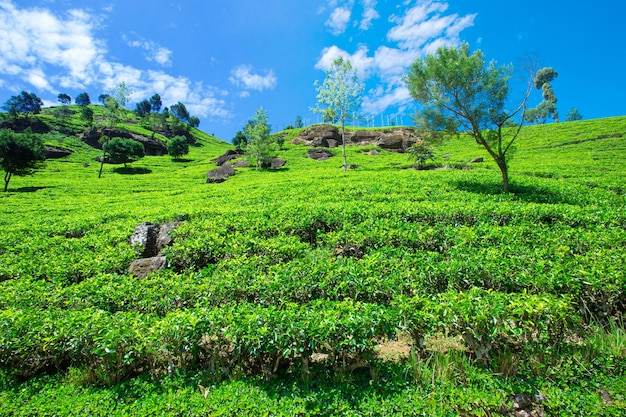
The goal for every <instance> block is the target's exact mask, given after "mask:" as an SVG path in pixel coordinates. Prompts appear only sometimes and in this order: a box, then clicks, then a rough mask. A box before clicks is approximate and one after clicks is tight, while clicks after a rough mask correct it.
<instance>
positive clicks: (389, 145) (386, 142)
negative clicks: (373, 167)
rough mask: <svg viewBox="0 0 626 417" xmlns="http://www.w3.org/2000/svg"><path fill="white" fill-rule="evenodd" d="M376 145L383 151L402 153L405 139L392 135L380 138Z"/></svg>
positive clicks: (405, 146)
mask: <svg viewBox="0 0 626 417" xmlns="http://www.w3.org/2000/svg"><path fill="white" fill-rule="evenodd" d="M377 145H378V146H380V147H381V148H383V149H386V150H389V151H396V152H398V151H404V150H405V149H406V148H407V144H406V142H405V137H404V136H403V135H399V134H393V133H391V134H387V135H383V136H381V137H380V139H379V140H378V143H377ZM409 146H410V145H409Z"/></svg>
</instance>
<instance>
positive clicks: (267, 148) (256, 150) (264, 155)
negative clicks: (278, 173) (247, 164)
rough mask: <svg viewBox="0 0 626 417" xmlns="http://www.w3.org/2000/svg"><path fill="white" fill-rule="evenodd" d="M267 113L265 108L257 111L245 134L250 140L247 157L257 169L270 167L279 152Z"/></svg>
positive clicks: (247, 146)
mask: <svg viewBox="0 0 626 417" xmlns="http://www.w3.org/2000/svg"><path fill="white" fill-rule="evenodd" d="M270 131H271V128H270V125H269V124H268V123H267V113H265V110H263V108H260V109H258V110H257V112H256V114H255V116H254V118H253V119H252V120H251V121H250V122H248V124H247V125H246V127H245V129H244V134H245V135H246V137H247V138H248V144H247V145H246V155H248V158H249V159H250V160H251V162H252V163H254V164H255V166H256V169H257V171H258V169H259V168H260V167H264V166H267V165H269V164H270V163H271V162H272V159H273V158H274V157H275V156H276V154H277V152H278V148H279V147H278V144H277V143H276V141H275V140H274V139H273V138H272V137H271V136H270Z"/></svg>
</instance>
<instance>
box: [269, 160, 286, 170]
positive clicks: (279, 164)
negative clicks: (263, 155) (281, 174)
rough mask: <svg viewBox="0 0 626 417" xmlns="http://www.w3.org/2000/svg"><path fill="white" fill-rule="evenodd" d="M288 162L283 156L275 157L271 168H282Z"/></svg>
mask: <svg viewBox="0 0 626 417" xmlns="http://www.w3.org/2000/svg"><path fill="white" fill-rule="evenodd" d="M286 163H287V161H285V160H284V159H281V158H274V159H272V163H271V165H270V168H273V169H274V168H280V167H283V166H285V164H286Z"/></svg>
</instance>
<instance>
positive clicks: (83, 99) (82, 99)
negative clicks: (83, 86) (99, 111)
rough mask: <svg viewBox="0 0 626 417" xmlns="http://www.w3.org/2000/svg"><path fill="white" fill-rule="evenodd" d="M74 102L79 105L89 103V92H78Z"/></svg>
mask: <svg viewBox="0 0 626 417" xmlns="http://www.w3.org/2000/svg"><path fill="white" fill-rule="evenodd" d="M74 102H75V103H76V104H78V105H79V106H88V105H90V104H91V99H90V98H89V94H87V93H80V94H79V95H77V96H76V99H75V100H74Z"/></svg>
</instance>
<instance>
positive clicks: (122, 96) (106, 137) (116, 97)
mask: <svg viewBox="0 0 626 417" xmlns="http://www.w3.org/2000/svg"><path fill="white" fill-rule="evenodd" d="M130 94H131V92H130V90H129V89H128V87H126V83H123V82H122V83H120V84H118V85H117V86H116V87H115V89H114V90H113V92H112V94H111V95H109V94H101V95H100V97H99V99H103V100H104V109H103V115H104V118H103V120H102V123H103V126H102V131H103V135H102V138H101V139H100V140H101V142H102V158H101V160H100V171H98V178H100V177H102V169H103V168H104V161H105V160H106V155H107V151H108V150H109V149H108V148H109V147H108V146H107V145H108V143H109V141H110V140H111V132H112V130H113V127H115V125H116V124H117V123H119V121H120V120H121V118H122V116H123V114H124V106H126V104H127V103H128V97H129V96H130ZM142 146H143V145H142ZM144 152H145V150H144Z"/></svg>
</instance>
